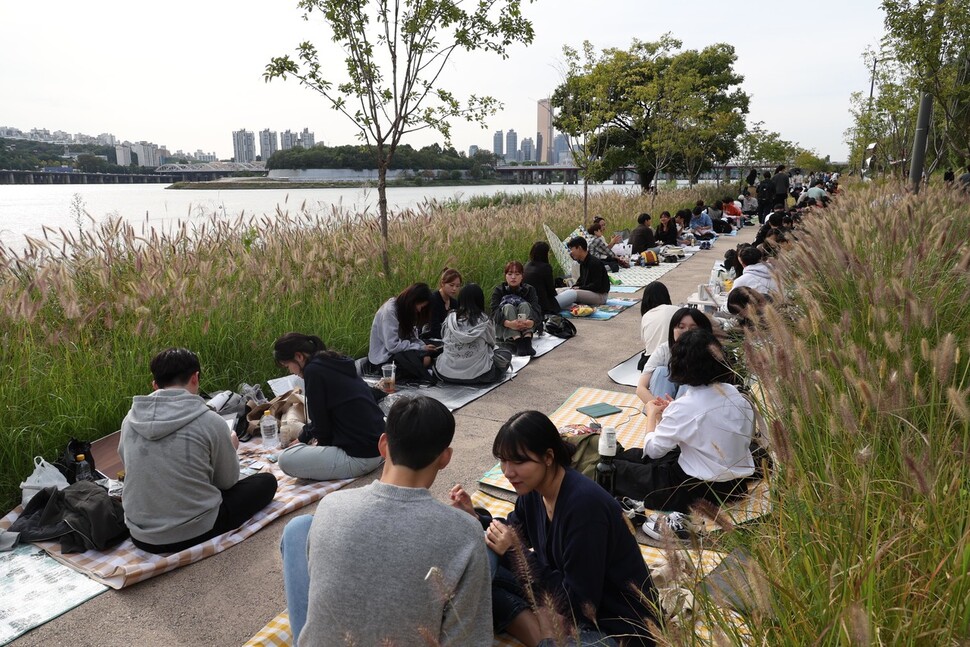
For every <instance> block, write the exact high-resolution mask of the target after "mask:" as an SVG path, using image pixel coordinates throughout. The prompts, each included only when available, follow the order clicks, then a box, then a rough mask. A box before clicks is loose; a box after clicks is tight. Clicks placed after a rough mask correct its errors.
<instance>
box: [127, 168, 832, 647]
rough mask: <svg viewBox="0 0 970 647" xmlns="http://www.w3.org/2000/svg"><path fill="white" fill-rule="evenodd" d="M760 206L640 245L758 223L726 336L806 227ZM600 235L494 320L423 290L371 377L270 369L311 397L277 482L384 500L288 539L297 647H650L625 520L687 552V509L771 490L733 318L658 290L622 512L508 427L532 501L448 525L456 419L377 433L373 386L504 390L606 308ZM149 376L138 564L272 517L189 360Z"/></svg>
mask: <svg viewBox="0 0 970 647" xmlns="http://www.w3.org/2000/svg"><path fill="white" fill-rule="evenodd" d="M782 170H783V169H782ZM768 179H772V178H768ZM833 181H834V180H833V179H832V178H827V179H826V178H818V179H815V178H813V183H812V185H811V187H812V188H810V189H809V191H811V190H812V189H814V188H815V187H816V186H818V187H820V188H821V190H823V191H826V192H827V191H828V190H829V189H831V188H832V185H831V182H833ZM819 182H821V184H819ZM759 187H760V185H759ZM772 187H773V189H778V188H783V189H784V190H785V191H786V194H787V192H789V191H790V187H789V186H788V185H785V186H784V187H782V185H781V183H780V182H779V183H778V184H775V183H774V182H773V181H772ZM759 191H760V188H759ZM789 197H790V196H788V195H786V196H785V200H786V201H787V199H788V198H789ZM771 200H781V198H780V197H779V194H778V193H773V194H772V195H771ZM809 200H814V201H815V203H814V204H816V205H824V204H825V202H826V197H825V196H821V195H818V194H817V193H816V195H814V196H809V197H808V198H806V199H805V200H804V201H803V205H804V204H805V203H807V202H808V201H809ZM760 204H761V202H760V199H759V200H756V199H754V198H753V196H750V195H747V194H746V193H744V192H742V194H741V195H740V196H739V198H738V199H737V200H734V199H732V198H731V197H730V196H728V197H725V198H724V199H723V200H719V201H715V202H714V203H712V204H710V205H706V204H703V203H701V204H697V205H694V206H693V207H691V208H690V209H684V210H681V211H680V212H678V214H677V219H678V220H680V225H679V226H678V225H677V224H676V222H675V220H674V218H672V217H671V215H670V214H669V213H668V212H663V213H662V214H661V215H660V218H659V221H660V222H659V224H658V225H657V226H656V228H652V227H651V226H650V223H651V217H650V215H648V214H641V215H640V216H639V217H638V218H637V227H636V228H635V229H633V231H632V232H630V235H629V239H628V241H627V244H629V245H631V246H633V248H634V252H635V254H639V253H641V252H642V251H648V250H651V249H656V248H657V247H658V246H660V245H666V244H671V243H669V242H667V241H670V240H673V241H675V242H676V241H684V240H685V239H688V238H692V239H693V241H694V242H696V241H698V240H701V239H703V238H704V237H706V236H707V235H708V234H709V235H710V236H711V237H713V236H714V235H716V232H718V231H721V230H722V228H723V227H724V226H726V227H728V228H734V227H743V226H745V225H746V224H751V223H750V219H753V218H754V217H755V216H758V217H759V218H760V219H761V220H762V221H763V223H762V226H761V229H760V230H759V232H758V235H757V237H756V239H755V241H754V243H753V244H745V245H740V246H738V247H737V248H735V249H732V250H729V252H728V253H727V254H726V255H725V261H724V263H723V267H722V269H723V272H722V273H719V276H721V277H723V278H724V279H725V284H726V283H727V282H728V281H730V282H732V283H733V286H731V287H730V290H729V293H728V299H727V308H728V310H729V311H730V313H731V314H733V315H734V318H733V319H731V320H730V325H733V326H734V327H735V329H736V330H740V331H741V333H742V334H743V333H744V331H745V330H748V329H750V328H751V327H752V326H755V325H757V322H758V318H759V312H760V310H761V308H762V307H763V306H764V305H765V303H767V302H769V301H771V300H772V299H775V298H777V296H778V293H779V290H780V287H779V285H778V283H777V281H776V279H775V278H774V275H773V272H772V270H771V263H772V258H773V257H774V256H776V255H777V254H779V253H783V252H784V249H785V248H786V244H790V243H791V241H793V240H795V239H796V236H797V227H798V223H799V222H801V221H802V219H803V218H805V217H808V216H806V213H808V212H805V211H803V210H804V209H806V208H810V207H806V206H798V203H797V202H796V207H795V208H793V210H791V211H789V210H786V209H785V201H782V202H776V204H775V205H773V209H772V210H771V211H770V212H767V213H762V211H761V209H760ZM717 223H723V224H721V225H719V224H717ZM604 228H605V222H604V221H602V219H600V220H598V221H597V222H596V223H594V225H593V226H591V227H589V229H588V231H587V234H588V237H587V236H576V237H573V238H571V239H570V240H569V241H567V243H566V245H567V248H568V250H569V254H570V256H571V257H572V259H573V260H574V261H575V262H576V265H577V266H578V274H577V277H576V279H575V281H574V282H573V283H572V285H570V286H563V285H562V284H561V282H562V278H563V277H557V275H556V272H555V271H554V270H553V268H552V266H551V265H550V263H549V252H550V247H549V244H548V243H545V242H541V241H540V242H536V243H535V244H534V245H533V246H532V248H531V250H530V252H529V261H528V263H526V264H525V265H523V264H522V263H520V262H519V261H516V260H512V261H509V262H507V263H506V264H505V266H504V276H503V279H504V280H503V281H502V282H500V283H498V284H497V285H496V286H495V287H494V288H493V289H492V291H491V294H490V297H489V301H488V304H487V305H486V302H485V292H484V290H483V289H482V287H481V286H479V285H478V284H476V283H465V282H464V279H463V277H462V275H461V273H460V272H459V271H458V270H456V269H454V268H446V269H445V270H444V271H443V272H442V273H441V275H440V277H439V280H438V286H437V289H435V290H432V289H431V288H430V287H429V286H428V285H427V284H425V283H414V284H412V285H409V286H408V287H406V288H404V289H403V290H402V291H401V292H400V293H398V294H397V295H396V296H393V297H391V298H389V299H387V301H385V302H384V303H383V304H382V305H381V306H380V308H379V309H378V310H377V312H376V313H375V315H374V319H373V322H372V326H371V331H370V343H369V348H368V352H367V356H366V360H365V361H364V363H363V369H362V371H359V370H358V365H357V363H356V362H355V361H354V360H353V359H352V358H349V357H346V356H344V355H342V354H340V353H337V352H335V351H333V350H330V349H328V348H327V346H326V345H325V343H324V342H323V340H321V339H320V338H319V337H316V336H313V335H307V334H303V333H299V332H291V333H287V334H285V335H283V336H281V337H280V338H279V339H277V340H276V342H275V343H274V345H273V357H274V359H275V361H276V362H277V364H278V365H279V366H280V367H281V368H283V369H286V370H287V371H289V372H290V373H291V374H293V375H297V376H300V377H302V378H303V382H304V392H305V398H306V412H307V422H306V424H305V425H304V426H303V427H302V430H301V431H300V433H299V435H298V436H297V438H296V439H295V440H293V441H292V442H291V443H289V444H288V445H287V446H285V447H283V448H281V449H280V451H279V453H278V456H276V457H275V458H276V459H277V460H278V462H279V467H280V469H281V471H283V472H284V473H285V474H287V475H289V476H292V477H295V478H300V479H308V480H319V481H326V480H333V479H347V478H356V477H359V476H362V475H365V474H367V473H370V472H372V471H374V470H377V469H381V477H380V479H379V480H378V481H375V482H374V483H372V484H370V485H368V486H366V487H363V488H359V489H352V490H347V491H340V492H336V493H333V494H330V495H328V496H327V497H325V498H324V499H323V500H322V501H321V503H320V505H319V507H318V508H317V511H316V513H315V514H314V515H312V516H311V515H305V516H301V517H297V518H296V519H294V520H292V521H291V522H290V523H289V524H287V526H286V528H285V530H284V533H283V538H282V543H281V547H282V554H283V574H284V585H285V590H286V597H287V608H288V611H289V618H290V623H291V628H292V634H293V636H294V644H301V645H319V644H342V643H344V642H346V641H347V640H351V641H353V642H355V643H356V644H379V643H380V642H381V641H389V642H391V643H393V644H402V645H405V644H415V642H416V641H417V639H418V636H419V634H420V632H427V635H428V636H431V637H432V638H433V642H435V644H442V645H490V644H492V640H493V632H507V633H509V634H510V635H512V636H514V637H516V638H517V639H518V640H520V641H521V642H522V643H523V644H525V645H528V646H530V647H532V646H535V645H551V644H554V642H555V640H557V638H559V637H561V634H562V631H563V627H571V628H572V638H571V640H572V641H573V642H571V643H569V644H574V645H615V646H616V645H649V644H653V639H652V637H651V634H650V630H649V627H650V626H652V625H654V624H659V623H660V622H662V614H661V613H660V609H659V607H658V603H657V594H656V591H655V589H654V586H653V582H652V580H651V578H650V574H649V572H648V570H647V568H646V566H645V565H644V562H643V559H642V557H641V554H640V551H639V548H638V546H637V542H636V538H635V536H634V535H633V534H632V533H631V532H630V530H629V527H628V522H627V519H628V518H629V515H625V511H624V509H623V507H621V503H620V501H621V500H625V501H627V502H629V501H631V500H632V501H634V502H639V505H641V506H643V507H645V508H650V509H655V510H663V511H667V513H668V514H655V515H652V516H650V517H649V518H646V519H645V520H644V521H643V524H642V528H643V531H644V532H645V533H646V534H647V535H649V536H650V537H652V538H654V539H663V538H664V537H669V536H671V534H673V536H681V537H684V536H687V535H688V534H689V529H688V523H687V518H686V517H685V516H684V514H683V513H685V512H687V511H688V509H689V508H690V507H691V506H692V505H694V504H695V503H697V502H698V501H707V502H709V503H711V504H713V505H720V504H721V503H724V502H728V501H731V500H733V499H735V498H738V497H740V496H744V493H745V492H746V486H747V483H748V481H750V480H751V479H752V478H754V477H755V476H756V475H757V473H758V470H757V468H758V466H757V464H756V463H757V461H756V458H755V453H753V448H752V439H753V436H754V420H755V415H754V409H753V407H752V404H751V402H750V401H749V400H748V398H747V397H746V396H745V395H744V393H743V389H742V388H741V387H742V386H743V385H741V384H739V380H738V379H737V375H736V373H735V372H734V371H733V370H732V367H731V362H730V361H729V359H728V357H727V353H726V351H725V348H724V346H723V338H724V335H723V334H722V325H721V322H722V321H724V319H722V318H721V317H712V316H710V315H709V314H707V313H705V312H703V311H701V310H698V309H696V308H687V307H679V306H677V305H674V304H673V303H672V302H671V298H670V294H669V291H668V290H667V288H666V286H664V285H663V284H662V283H659V282H654V283H651V284H650V285H648V286H646V288H645V289H644V293H643V299H642V306H641V320H640V322H639V326H640V334H641V339H642V341H643V344H644V346H643V353H642V357H641V361H640V365H639V368H640V369H641V371H642V372H641V377H640V380H639V384H638V386H637V389H636V393H637V395H638V396H639V398H640V400H641V401H642V403H643V411H642V413H643V414H644V415H645V417H646V430H647V431H646V434H645V436H644V437H643V438H642V439H641V440H642V443H641V444H640V445H638V446H636V447H630V448H627V449H625V450H624V451H623V452H622V453H620V454H619V455H618V456H617V457H616V459H615V461H614V464H615V468H616V471H615V479H614V481H613V484H612V488H613V490H612V491H608V490H607V489H606V488H604V487H603V486H601V485H600V484H599V483H597V482H596V481H594V480H592V479H589V478H587V477H586V476H584V475H583V474H582V473H580V472H579V471H577V470H576V469H574V468H573V466H572V453H573V451H574V450H575V445H573V444H570V443H568V442H566V441H565V440H564V438H563V437H561V436H560V434H559V430H558V429H557V428H556V426H555V424H554V423H553V422H552V421H551V420H550V419H549V418H548V417H547V416H545V415H544V414H542V413H540V412H538V411H524V412H520V413H517V414H515V415H513V416H512V417H511V418H509V419H508V420H507V421H506V422H505V423H504V424H503V425H502V427H501V428H500V430H499V431H498V434H497V435H496V437H495V439H494V442H493V445H492V454H493V455H494V457H495V458H496V459H497V460H498V461H499V464H500V466H501V470H502V473H503V474H504V475H505V477H506V478H507V479H508V481H509V482H510V484H511V485H512V487H513V488H514V489H515V492H516V494H517V495H518V497H517V500H516V503H515V508H514V512H513V513H512V514H511V515H510V516H509V517H508V518H507V519H493V518H491V516H490V515H489V514H488V513H487V511H484V510H481V509H476V508H474V507H473V506H472V503H471V498H470V496H469V495H468V493H467V492H465V491H464V490H463V489H462V488H461V487H460V486H456V487H455V488H454V489H452V491H451V506H447V505H444V504H442V503H440V502H438V501H436V500H435V499H434V498H433V497H432V496H431V494H430V493H429V492H428V488H430V487H431V485H432V484H433V483H434V481H435V479H436V477H437V475H438V472H439V471H440V470H442V469H444V468H445V466H447V464H448V462H449V461H450V460H451V457H452V449H451V447H450V445H451V441H452V438H453V436H454V431H455V419H454V417H453V415H452V414H451V413H450V412H449V411H448V409H447V408H446V407H445V406H444V405H443V404H441V403H440V402H438V401H436V400H434V399H431V398H427V397H412V398H400V399H398V400H396V401H395V403H394V404H393V406H391V407H390V408H389V409H388V410H387V415H386V418H385V415H384V411H383V410H382V408H381V406H379V401H380V399H381V398H382V397H383V396H384V394H383V393H381V392H379V391H378V390H377V389H375V388H373V387H372V386H371V385H370V384H368V382H367V381H365V379H364V375H366V374H367V373H371V374H373V375H380V374H382V368H383V367H385V366H387V365H389V364H390V365H393V367H394V370H395V371H396V375H397V376H398V379H401V380H412V381H414V382H434V381H441V382H445V383H453V384H463V385H467V384H489V383H494V382H496V381H499V380H501V379H503V377H504V376H505V375H506V373H507V371H508V370H509V366H510V363H511V361H512V358H513V357H514V356H516V355H519V356H530V355H533V354H534V353H535V349H534V348H533V345H532V343H533V339H534V336H535V335H537V334H539V332H540V331H541V330H542V326H543V321H544V319H545V318H546V317H547V316H548V315H553V314H556V313H558V312H560V311H561V310H562V309H564V308H567V307H569V306H570V305H572V304H574V303H584V304H591V305H598V304H602V303H605V301H606V298H607V294H608V292H609V290H610V282H609V278H608V275H607V272H608V269H610V266H611V265H613V264H616V265H618V266H619V265H622V264H624V263H626V262H629V261H627V260H626V259H621V258H620V255H619V254H617V253H615V252H614V251H613V250H612V246H613V245H616V244H617V243H620V242H621V241H619V240H617V239H616V237H615V236H614V237H613V238H612V239H611V240H610V241H609V243H607V242H606V241H605V237H604V233H603V232H604ZM604 249H605V250H606V252H604V251H603V250H604ZM632 257H635V255H631V258H632ZM621 260H622V261H623V262H621ZM150 368H151V372H152V376H153V380H154V381H153V385H154V388H155V391H154V392H153V393H151V394H149V395H145V396H136V397H135V398H134V401H133V403H132V407H131V411H130V412H129V414H128V415H127V416H126V418H125V420H124V422H123V424H122V431H121V438H120V442H119V454H120V456H121V458H122V460H123V462H124V464H125V469H126V472H127V478H126V482H125V506H124V507H125V516H126V523H127V525H128V526H129V528H130V531H131V535H132V539H133V540H134V542H135V545H136V546H138V547H139V548H141V549H143V550H145V551H148V552H151V553H170V552H175V551H179V550H183V549H185V548H188V547H191V546H193V545H196V544H198V543H201V542H203V541H205V540H206V539H209V538H212V537H214V536H216V535H219V534H222V533H224V532H227V531H230V530H232V529H235V528H237V527H239V526H240V525H241V524H243V523H245V521H246V520H247V519H249V518H250V517H251V516H252V515H253V514H255V513H256V512H257V511H259V510H261V509H262V508H264V507H265V506H267V505H268V504H269V503H270V501H272V499H273V497H274V495H275V492H276V488H277V482H276V479H275V478H274V477H273V475H272V474H269V473H257V474H253V475H251V476H247V477H245V478H240V468H239V461H238V458H237V456H236V449H237V447H238V439H237V438H236V437H235V434H234V433H231V432H229V430H228V429H227V427H226V424H225V422H224V421H223V419H222V418H221V417H220V416H218V415H217V414H216V413H214V412H213V411H211V410H210V409H209V408H208V407H207V406H206V403H205V401H204V400H203V398H202V397H201V396H200V394H199V393H200V391H199V379H200V374H201V366H200V363H199V359H198V357H196V355H195V354H194V353H192V352H191V351H189V350H186V349H179V348H171V349H167V350H165V351H163V352H161V353H159V354H158V356H156V357H155V358H154V359H153V360H152V362H151V366H150ZM160 484H164V487H160ZM160 493H163V494H160ZM625 516H626V517H627V519H625V518H624V517H625ZM374 618H380V622H374ZM555 644H559V643H555Z"/></svg>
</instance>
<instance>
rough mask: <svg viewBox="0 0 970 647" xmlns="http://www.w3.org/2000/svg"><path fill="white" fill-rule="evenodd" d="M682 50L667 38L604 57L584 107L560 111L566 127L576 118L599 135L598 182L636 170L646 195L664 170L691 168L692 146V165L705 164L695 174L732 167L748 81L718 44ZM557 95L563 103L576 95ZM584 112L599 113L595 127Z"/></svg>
mask: <svg viewBox="0 0 970 647" xmlns="http://www.w3.org/2000/svg"><path fill="white" fill-rule="evenodd" d="M680 47H681V42H680V41H678V40H676V39H675V38H673V37H671V36H670V35H669V34H666V35H664V36H663V37H662V38H661V39H660V40H659V41H657V42H652V43H648V42H642V41H638V40H634V41H633V44H632V45H631V47H630V49H629V50H620V49H607V50H604V51H603V53H602V55H601V56H600V57H598V58H596V60H595V63H593V64H591V65H589V69H588V70H586V69H584V70H583V74H582V77H583V81H582V86H581V88H582V90H583V91H584V92H585V93H586V95H585V96H583V97H582V100H574V101H572V102H569V103H567V102H561V103H560V105H559V106H558V107H559V108H560V110H561V112H562V113H564V114H562V115H561V117H560V121H561V122H565V121H566V120H567V119H568V118H574V119H576V120H577V121H578V122H580V123H583V124H584V128H585V129H586V130H588V131H590V132H595V133H596V140H595V143H594V147H595V148H596V149H597V152H599V153H600V156H599V159H598V160H597V164H596V165H595V166H594V167H593V169H592V172H591V173H590V175H591V177H592V178H593V179H596V180H604V179H606V178H608V177H609V176H610V175H612V174H613V173H615V172H616V171H617V170H619V169H622V168H625V167H628V166H632V167H633V168H634V169H635V170H636V171H637V173H638V175H639V177H640V185H641V187H642V188H643V190H644V191H646V190H647V189H648V188H649V187H650V184H651V183H652V182H653V178H654V176H655V175H656V174H657V173H658V172H660V171H662V170H663V169H665V168H666V167H668V166H677V165H680V166H681V167H686V166H688V164H689V163H688V161H687V160H686V159H685V156H684V149H685V147H686V146H687V145H688V144H690V145H694V146H696V147H697V148H698V149H699V152H698V154H697V155H694V156H692V157H691V160H692V161H694V160H700V161H699V162H697V163H695V166H697V167H698V168H702V167H703V166H704V165H709V164H711V163H713V162H717V161H727V159H728V158H730V157H731V156H732V155H734V153H735V152H736V146H737V144H736V142H735V140H736V138H737V136H738V135H739V134H740V133H741V132H742V131H743V130H744V114H746V113H747V111H748V96H747V95H746V94H745V93H744V92H742V91H741V90H740V89H739V88H737V89H732V88H733V87H734V86H736V85H738V84H739V83H741V81H742V80H743V77H741V76H740V75H738V74H735V73H734V71H733V65H734V61H735V59H736V56H735V54H734V49H733V48H732V47H731V46H730V45H725V44H716V45H711V46H709V47H706V48H704V49H703V50H701V51H697V50H687V51H684V52H677V50H678V49H680ZM567 82H571V80H570V79H567ZM564 85H567V84H566V83H564ZM560 89H563V90H564V91H563V94H564V95H566V96H568V95H569V93H570V92H571V90H570V89H569V88H563V86H560ZM586 106H594V107H595V108H594V110H593V115H595V116H596V118H595V119H592V118H590V117H589V116H584V115H583V114H581V113H582V112H583V111H587V112H588V111H589V108H588V107H586Z"/></svg>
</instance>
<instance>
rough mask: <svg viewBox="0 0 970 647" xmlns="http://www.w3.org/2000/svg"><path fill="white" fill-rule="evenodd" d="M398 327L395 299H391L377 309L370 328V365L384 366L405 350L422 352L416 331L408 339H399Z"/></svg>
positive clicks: (421, 343)
mask: <svg viewBox="0 0 970 647" xmlns="http://www.w3.org/2000/svg"><path fill="white" fill-rule="evenodd" d="M399 325H400V323H399V322H398V320H397V299H396V298H395V297H391V298H390V299H388V300H387V301H385V302H384V305H382V306H381V307H380V308H378V310H377V314H375V315H374V323H373V324H371V327H370V346H369V347H368V350H367V359H368V360H370V363H371V364H377V365H379V364H384V363H386V362H389V361H390V360H391V355H393V354H395V353H403V352H404V351H406V350H424V346H425V343H424V342H423V341H421V340H420V339H418V331H417V330H415V331H414V332H413V333H412V336H411V337H410V338H409V339H401V334H400V331H398V327H399Z"/></svg>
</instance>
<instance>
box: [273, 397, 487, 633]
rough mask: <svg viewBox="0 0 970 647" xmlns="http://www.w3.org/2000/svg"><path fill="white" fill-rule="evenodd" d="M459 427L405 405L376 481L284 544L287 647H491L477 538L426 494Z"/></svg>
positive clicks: (436, 410) (324, 504) (334, 497)
mask: <svg viewBox="0 0 970 647" xmlns="http://www.w3.org/2000/svg"><path fill="white" fill-rule="evenodd" d="M454 433H455V418H454V416H452V415H451V412H449V411H448V409H447V408H446V407H445V405H443V404H441V403H440V402H438V401H437V400H433V399H431V398H423V397H419V398H411V399H402V400H399V401H397V402H395V403H394V405H393V406H392V407H391V410H390V412H389V413H388V416H387V430H386V431H385V433H384V434H383V435H382V436H381V438H380V441H379V444H378V446H379V447H380V452H381V456H383V457H384V459H385V461H386V462H385V463H384V471H383V473H382V474H381V478H380V480H379V481H375V482H373V483H371V484H370V485H367V486H365V487H362V488H357V489H350V490H341V491H339V492H334V493H332V494H328V495H327V496H325V497H324V498H323V500H321V501H320V505H318V506H317V509H316V512H315V513H314V514H313V516H310V515H302V516H299V517H296V518H294V519H293V520H292V521H290V522H289V523H288V524H287V526H286V528H285V529H284V530H283V538H282V540H281V542H280V544H281V549H282V552H283V585H284V588H285V590H286V607H287V610H288V611H289V616H290V628H291V630H292V632H293V644H294V645H296V644H300V645H328V646H329V645H351V644H352V645H424V644H434V645H443V646H444V645H451V646H454V647H459V646H464V645H470V646H473V647H490V646H491V644H492V641H493V636H492V625H491V622H490V619H491V614H492V604H491V595H490V594H489V580H490V578H489V570H488V557H487V554H486V550H485V545H484V543H483V542H482V527H481V525H479V523H478V522H477V521H476V520H475V519H473V518H471V517H470V516H469V515H467V514H465V513H463V512H459V511H458V510H455V509H453V508H451V507H449V506H447V505H445V504H443V503H440V502H439V501H436V500H435V498H434V497H433V496H431V493H430V492H429V491H428V488H430V487H431V485H432V484H433V483H434V481H435V478H436V477H437V476H438V472H439V471H441V470H443V469H444V468H445V467H447V465H448V462H449V461H450V460H451V454H452V449H451V448H450V447H449V445H450V444H451V440H452V438H453V436H454Z"/></svg>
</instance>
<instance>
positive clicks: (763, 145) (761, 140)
mask: <svg viewBox="0 0 970 647" xmlns="http://www.w3.org/2000/svg"><path fill="white" fill-rule="evenodd" d="M797 154H798V145H797V144H794V143H792V142H790V141H786V140H784V139H782V138H781V135H779V134H778V133H776V132H774V131H767V130H765V128H764V122H763V121H758V122H755V123H754V124H753V125H752V126H751V127H750V128H748V129H746V130H745V132H744V134H743V135H741V137H740V139H739V140H738V159H739V160H740V162H741V164H743V165H745V166H747V165H750V164H757V165H761V166H775V165H778V164H785V165H786V166H790V165H791V164H792V162H793V161H794V159H795V155H797Z"/></svg>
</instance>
